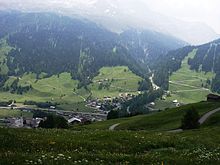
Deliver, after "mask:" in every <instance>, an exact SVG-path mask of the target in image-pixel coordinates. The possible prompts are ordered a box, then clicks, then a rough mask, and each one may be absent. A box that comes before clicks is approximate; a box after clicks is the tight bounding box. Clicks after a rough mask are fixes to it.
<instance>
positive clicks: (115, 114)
mask: <svg viewBox="0 0 220 165" xmlns="http://www.w3.org/2000/svg"><path fill="white" fill-rule="evenodd" d="M117 118H119V113H118V111H116V110H111V111H110V112H109V113H108V115H107V120H110V119H117Z"/></svg>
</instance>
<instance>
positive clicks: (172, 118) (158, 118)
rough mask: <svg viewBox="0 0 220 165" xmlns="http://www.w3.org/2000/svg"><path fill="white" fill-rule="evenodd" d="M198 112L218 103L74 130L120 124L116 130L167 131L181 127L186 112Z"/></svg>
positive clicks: (101, 128) (99, 128)
mask: <svg viewBox="0 0 220 165" xmlns="http://www.w3.org/2000/svg"><path fill="white" fill-rule="evenodd" d="M192 106H193V107H195V109H196V110H197V111H198V112H199V114H200V116H202V115H203V114H204V113H206V112H208V111H210V110H213V109H216V108H218V107H220V103H212V102H201V103H194V104H189V105H185V106H182V107H179V108H173V109H168V110H165V111H161V112H158V113H151V114H148V115H140V116H134V117H131V118H122V119H115V120H107V121H103V122H96V123H94V124H91V125H87V126H77V127H75V128H74V129H76V130H82V129H85V130H107V129H109V127H110V126H111V125H113V124H117V123H120V125H119V126H117V127H116V128H115V129H116V130H145V131H155V130H156V131H167V130H172V129H177V128H179V127H180V126H181V120H182V118H183V115H184V114H185V112H186V110H188V109H189V108H191V107H192Z"/></svg>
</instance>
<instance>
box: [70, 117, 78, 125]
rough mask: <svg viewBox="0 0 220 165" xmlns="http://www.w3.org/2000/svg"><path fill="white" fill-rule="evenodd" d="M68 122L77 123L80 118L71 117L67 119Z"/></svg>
mask: <svg viewBox="0 0 220 165" xmlns="http://www.w3.org/2000/svg"><path fill="white" fill-rule="evenodd" d="M68 123H71V124H78V123H81V119H78V118H76V117H73V118H71V119H69V120H68Z"/></svg>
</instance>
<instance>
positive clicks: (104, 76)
mask: <svg viewBox="0 0 220 165" xmlns="http://www.w3.org/2000/svg"><path fill="white" fill-rule="evenodd" d="M44 75H45V74H43V73H42V75H41V77H42V79H39V80H37V79H36V74H34V73H29V74H24V75H23V76H22V77H19V83H18V85H20V86H29V85H31V86H32V87H33V89H32V90H31V91H29V92H27V93H24V94H23V95H18V94H11V93H9V92H0V98H1V101H8V100H16V101H17V102H18V103H23V102H24V101H25V100H32V101H36V102H46V101H52V102H57V103H59V104H60V105H59V106H58V108H61V109H64V110H73V111H76V110H79V111H94V110H93V109H91V108H88V107H85V100H86V98H87V97H88V96H90V91H91V93H92V97H94V98H97V97H98V98H103V97H104V96H111V97H117V96H119V93H126V92H129V93H132V94H137V89H138V82H139V81H140V80H141V78H140V77H138V76H136V75H135V74H134V73H132V72H131V71H130V70H129V69H128V68H127V67H124V66H118V67H104V68H102V69H100V72H99V75H98V76H96V77H95V78H94V79H93V83H92V84H91V85H89V87H88V88H89V90H85V89H84V88H82V89H77V85H78V83H79V82H78V81H77V80H73V79H71V75H70V73H62V74H59V75H54V76H51V77H48V78H44ZM122 77H123V78H122ZM16 79H17V77H13V76H11V77H10V78H9V79H8V80H7V81H6V83H5V87H6V86H10V85H11V84H12V83H13V81H14V80H16ZM105 80H107V81H105ZM98 81H102V82H103V84H104V83H109V84H110V85H109V88H108V89H107V88H102V89H99V83H98ZM125 86H126V87H125Z"/></svg>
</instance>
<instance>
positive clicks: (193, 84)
mask: <svg viewBox="0 0 220 165" xmlns="http://www.w3.org/2000/svg"><path fill="white" fill-rule="evenodd" d="M196 51H197V50H196V49H194V50H193V51H192V52H191V53H189V55H188V56H187V57H186V58H185V59H184V60H183V62H182V66H181V69H179V70H178V71H177V72H175V73H173V75H172V76H171V77H170V81H171V83H170V87H169V90H170V91H171V92H172V93H173V94H172V97H171V98H169V100H174V99H177V100H179V101H180V102H182V103H194V102H198V101H202V100H205V99H206V96H207V94H208V93H210V91H209V90H205V89H202V84H205V83H206V80H207V79H210V80H211V79H212V78H213V77H214V74H213V73H205V72H196V71H192V70H190V67H189V65H188V59H189V58H193V57H194V56H195V55H196ZM174 83H180V84H181V85H178V84H174ZM182 84H183V85H182ZM184 84H185V85H186V86H184ZM208 88H209V89H210V86H208ZM195 89H196V90H195ZM193 90H195V91H193Z"/></svg>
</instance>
